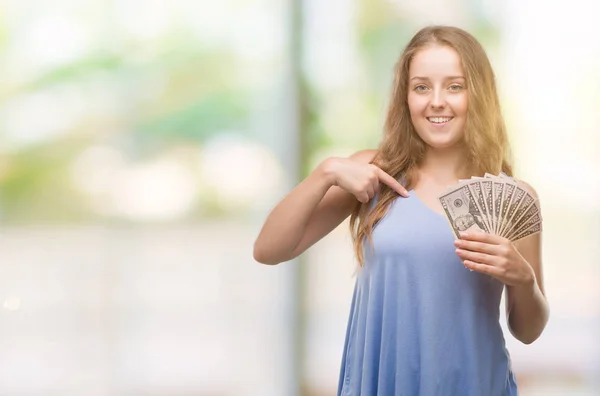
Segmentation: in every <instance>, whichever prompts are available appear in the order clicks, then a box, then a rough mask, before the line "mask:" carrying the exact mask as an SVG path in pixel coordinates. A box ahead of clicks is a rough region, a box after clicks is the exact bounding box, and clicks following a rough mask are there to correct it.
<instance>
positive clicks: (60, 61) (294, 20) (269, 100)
mask: <svg viewBox="0 0 600 396" xmlns="http://www.w3.org/2000/svg"><path fill="white" fill-rule="evenodd" d="M596 7H597V2H596V1H594V0H570V1H565V0H560V1H553V2H549V1H542V0H530V1H520V0H446V1H441V0H440V1H434V0H420V1H410V0H327V1H323V0H287V1H279V0H217V1H210V2H209V1H202V0H200V1H197V0H52V1H42V0H3V1H0V56H1V63H0V72H1V77H0V79H1V81H2V83H1V84H0V95H1V102H0V395H2V396H4V395H7V396H9V395H19V396H38V395H40V396H50V395H61V396H62V395H69V396H71V395H76V396H79V395H81V396H113V395H135V396H192V395H193V396H325V395H334V394H335V391H336V388H337V379H338V371H339V365H340V359H341V353H342V346H343V341H344V335H345V328H346V321H347V316H348V310H349V307H350V298H351V294H352V289H353V286H354V271H355V262H354V260H353V257H352V255H351V249H350V239H349V235H348V231H347V224H346V223H344V224H343V225H342V226H340V227H339V228H338V229H337V230H335V231H334V232H333V233H332V234H330V235H329V236H328V237H327V238H325V239H324V240H323V241H321V242H320V243H318V244H317V245H316V246H315V247H314V248H313V249H312V250H310V251H309V252H308V253H307V254H305V255H303V256H302V257H301V258H300V259H298V260H295V261H293V262H290V263H285V264H281V265H279V266H274V267H270V266H264V265H260V264H258V263H256V262H255V261H254V260H253V258H252V244H253V241H254V238H255V237H256V235H257V233H258V231H259V228H260V226H261V224H262V221H263V220H264V219H265V217H266V215H267V214H268V211H269V210H270V208H272V206H273V205H274V204H275V203H276V202H277V201H278V200H279V199H280V198H281V197H282V196H283V195H284V194H285V193H286V192H287V191H288V190H289V189H290V188H292V187H293V186H294V185H295V184H296V183H297V182H298V181H299V180H300V179H301V178H302V177H304V176H305V175H306V174H307V172H309V171H310V170H311V169H312V168H313V167H314V166H315V164H317V163H318V162H320V161H321V160H322V159H324V158H326V157H328V156H333V155H336V156H342V155H344V156H345V155H348V154H350V153H352V152H354V151H356V150H358V149H363V148H372V147H375V146H376V145H377V143H378V142H379V139H380V136H381V126H382V123H383V116H384V114H385V108H386V103H387V99H388V93H389V90H390V86H391V78H392V69H393V66H394V62H395V61H396V59H397V57H398V56H399V54H400V52H401V51H402V49H403V47H404V46H405V45H406V43H407V41H408V40H409V38H410V37H411V36H412V35H413V34H414V33H415V32H416V31H417V30H418V29H419V28H421V27H422V26H424V25H427V24H432V23H443V24H452V25H456V26H459V27H462V28H465V29H467V30H469V31H470V32H472V33H473V34H474V35H475V36H476V37H477V38H478V39H479V40H480V41H481V42H482V44H483V45H484V46H485V48H486V50H487V51H488V54H489V56H490V58H491V60H492V62H493V65H494V68H495V70H496V73H497V78H498V84H499V88H500V91H501V92H500V93H501V99H502V105H503V109H504V113H505V116H506V120H507V123H508V126H509V130H510V134H511V139H512V143H513V147H514V153H515V159H516V171H517V177H519V178H521V179H524V180H527V181H528V182H529V183H530V184H532V185H533V186H534V187H535V188H536V189H537V191H538V193H539V195H540V197H541V202H542V207H543V214H544V228H545V232H544V241H545V244H544V258H545V260H544V264H545V282H546V288H547V295H548V299H549V301H550V306H551V319H550V323H549V324H548V327H547V329H546V331H545V333H544V334H543V336H542V337H541V338H540V339H539V340H538V341H537V342H535V343H534V344H533V345H529V346H525V345H522V344H520V343H518V342H517V341H515V340H514V338H512V336H510V334H509V333H508V332H506V338H507V344H508V349H509V351H510V353H511V356H512V359H513V368H514V370H515V372H516V374H517V377H518V381H519V384H520V387H521V393H522V395H523V396H532V395H561V396H562V395H565V396H567V395H574V396H577V395H586V396H587V395H598V394H600V266H599V265H598V264H599V260H600V259H599V257H600V247H599V244H600V222H599V218H600V215H599V213H600V203H599V202H600V30H598V25H597V9H596ZM503 320H504V318H503ZM503 326H504V322H503ZM424 396H427V395H424ZM482 396H485V395H482Z"/></svg>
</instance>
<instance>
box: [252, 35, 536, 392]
mask: <svg viewBox="0 0 600 396" xmlns="http://www.w3.org/2000/svg"><path fill="white" fill-rule="evenodd" d="M508 158H509V145H508V140H507V135H506V131H505V127H504V122H503V119H502V115H501V112H500V104H499V101H498V95H497V91H496V85H495V77H494V73H493V70H492V68H491V65H490V62H489V60H488V58H487V56H486V54H485V51H484V49H483V48H482V47H481V45H480V44H479V43H478V42H477V40H476V39H475V38H474V37H473V36H471V35H470V34H469V33H467V32H465V31H463V30H461V29H458V28H453V27H445V26H432V27H427V28H424V29H422V30H420V31H419V32H418V33H417V34H416V35H415V36H414V37H413V38H412V40H411V41H410V42H409V44H408V46H407V47H406V49H405V51H404V53H403V54H402V56H401V57H400V59H399V61H398V64H397V68H396V70H395V80H394V86H393V92H392V96H391V100H390V107H389V110H388V113H387V117H386V123H385V134H384V138H383V140H382V142H381V145H380V146H379V148H378V149H377V150H365V151H360V152H357V153H356V154H354V155H352V156H350V157H349V158H329V159H327V160H325V161H324V162H322V163H321V164H320V165H319V166H318V167H317V168H316V169H315V170H314V171H313V172H312V173H311V174H310V175H309V176H308V177H307V178H306V179H305V180H304V181H303V182H302V183H300V184H299V185H298V186H297V187H296V188H295V189H294V190H292V191H291V192H290V193H289V194H288V195H287V196H286V197H285V198H284V199H283V200H282V201H281V202H280V203H279V204H278V205H277V206H276V207H275V208H274V209H273V211H272V212H271V213H270V215H269V216H268V218H267V220H266V222H265V224H264V226H263V228H262V230H261V232H260V234H259V236H258V238H257V240H256V242H255V246H254V257H255V259H256V260H257V261H259V262H261V263H264V264H277V263H280V262H283V261H287V260H289V259H292V258H294V257H296V256H298V255H299V254H301V253H302V252H304V251H305V250H306V249H308V248H309V247H310V246H312V245H313V244H314V243H315V242H317V241H319V240H320V239H321V238H323V237H324V236H325V235H327V234H328V233H329V232H331V231H332V230H333V229H334V228H335V227H337V226H338V225H339V224H340V223H341V222H342V221H344V219H346V218H347V217H348V216H350V224H351V229H352V234H353V239H354V248H355V253H356V257H357V259H358V262H359V264H360V266H361V268H360V270H359V272H358V275H357V279H356V286H355V291H354V295H353V298H352V306H351V310H350V315H349V320H348V327H347V332H346V340H345V346H344V351H343V357H342V365H341V373H340V378H339V389H338V395H344V396H350V395H352V396H358V395H361V396H371V395H373V396H374V395H380V396H391V395H409V396H413V395H414V396H416V395H421V396H436V395H440V396H441V395H443V396H501V395H502V396H504V395H517V385H516V382H515V377H514V374H513V372H512V370H511V363H510V356H509V354H508V351H507V350H506V348H505V340H504V336H503V333H502V329H501V327H500V324H499V314H500V298H501V295H502V291H503V290H504V289H506V314H507V319H508V320H507V322H508V326H509V328H510V331H511V333H512V334H513V336H514V337H516V338H517V339H518V340H520V341H521V342H523V343H525V344H529V343H531V342H533V341H535V340H536V339H537V338H538V337H539V336H540V334H541V333H542V331H543V329H544V327H545V326H546V322H547V320H548V303H547V301H546V299H545V297H544V286H543V280H542V262H541V256H540V250H541V235H540V233H536V234H533V235H530V236H528V237H525V238H523V239H521V240H519V241H517V242H514V243H513V242H511V241H510V240H508V239H506V238H503V237H500V236H498V235H492V234H488V233H477V232H475V233H473V232H471V233H469V234H463V235H461V238H459V239H456V237H455V236H454V234H453V233H452V231H451V229H450V227H449V226H448V222H447V220H446V218H445V217H444V215H443V213H442V208H441V205H440V203H439V200H438V196H440V195H441V194H442V193H443V192H444V191H445V190H446V189H447V188H448V187H449V186H451V185H454V184H456V183H457V182H458V181H459V179H468V178H470V177H471V176H483V175H484V174H485V173H486V172H488V173H492V174H498V173H499V172H504V173H506V174H507V175H509V176H510V175H511V174H512V170H511V165H510V163H509V159H508ZM529 189H530V190H532V189H531V187H529Z"/></svg>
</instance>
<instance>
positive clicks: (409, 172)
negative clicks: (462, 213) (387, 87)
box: [350, 26, 512, 266]
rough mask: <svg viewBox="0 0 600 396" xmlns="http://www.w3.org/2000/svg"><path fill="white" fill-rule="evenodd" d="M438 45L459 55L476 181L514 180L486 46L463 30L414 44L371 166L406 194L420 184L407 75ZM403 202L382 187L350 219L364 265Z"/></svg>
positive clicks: (435, 32)
mask: <svg viewBox="0 0 600 396" xmlns="http://www.w3.org/2000/svg"><path fill="white" fill-rule="evenodd" d="M432 44H437V45H441V46H448V47H450V48H452V49H454V50H455V51H456V52H457V53H458V54H459V56H460V58H461V62H462V69H463V73H464V76H465V79H466V85H467V94H468V103H469V104H468V109H467V119H466V122H465V129H464V141H465V144H466V146H467V147H468V158H467V161H468V163H469V167H470V169H472V170H473V171H474V172H475V175H480V176H483V174H484V173H485V172H489V173H493V174H498V173H499V172H501V171H502V172H504V173H506V174H508V175H509V176H510V175H512V165H511V160H510V147H509V143H508V137H507V134H506V128H505V125H504V120H503V118H502V113H501V110H500V101H499V99H498V93H497V90H496V82H495V76H494V71H493V70H492V66H491V64H490V61H489V59H488V57H487V55H486V53H485V50H484V49H483V47H482V46H481V44H480V43H479V42H478V41H477V40H476V39H475V38H474V37H473V36H472V35H471V34H469V33H467V32H465V31H464V30H462V29H459V28H455V27H449V26H428V27H425V28H423V29H421V30H420V31H419V32H417V34H416V35H415V36H414V37H413V38H412V39H411V41H410V42H409V43H408V45H407V46H406V48H405V50H404V52H403V53H402V55H401V56H400V59H399V60H398V62H397V64H396V67H395V76H394V83H393V87H392V93H391V97H390V103H389V107H388V111H387V115H386V119H385V124H384V136H383V140H382V141H381V143H380V145H379V148H378V150H377V154H376V155H375V157H374V159H373V161H372V163H373V164H375V165H377V166H378V167H380V168H381V169H382V170H383V171H385V172H386V173H388V174H390V175H392V176H393V177H394V178H396V179H397V180H398V179H401V180H402V182H403V185H404V186H405V187H406V188H407V189H411V188H412V187H413V186H414V185H415V183H416V182H417V180H416V171H417V169H418V167H419V165H420V163H421V161H422V159H423V156H424V153H425V148H426V145H425V142H423V140H422V139H421V138H420V137H419V135H418V134H417V133H416V131H415V130H414V126H413V124H412V122H411V118H410V112H409V109H408V100H407V98H408V72H409V67H410V62H411V60H412V58H413V57H414V55H415V54H416V53H417V52H418V51H419V50H421V49H423V48H424V47H427V46H430V45H432ZM397 196H398V194H397V193H396V192H395V191H393V190H392V189H391V188H390V187H388V186H386V185H384V184H383V183H380V191H379V194H378V199H377V202H376V203H375V204H374V205H373V207H372V208H371V206H370V205H371V204H370V203H366V204H361V203H358V204H357V206H356V208H355V209H354V211H353V213H352V215H351V216H350V229H351V232H352V237H353V243H354V250H355V254H356V257H357V260H358V263H359V265H360V266H362V265H363V262H364V257H363V246H364V242H365V240H367V239H368V240H369V242H371V245H372V239H371V236H372V233H373V229H374V228H375V226H376V225H377V224H378V222H379V221H380V220H381V219H382V218H383V217H384V216H385V214H386V212H387V209H388V207H389V205H390V204H391V202H392V201H393V200H394V199H395V198H396V197H397Z"/></svg>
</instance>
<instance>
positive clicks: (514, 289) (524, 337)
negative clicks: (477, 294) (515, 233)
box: [506, 233, 550, 344]
mask: <svg viewBox="0 0 600 396" xmlns="http://www.w3.org/2000/svg"><path fill="white" fill-rule="evenodd" d="M514 245H515V247H516V249H517V250H518V251H519V253H520V254H521V256H523V258H524V259H525V261H526V262H527V263H528V264H529V265H530V266H531V268H532V269H533V276H532V277H531V279H530V280H529V282H527V283H525V284H523V285H518V286H508V285H507V286H506V316H507V318H508V327H509V330H510V332H511V333H512V334H513V336H514V337H515V338H516V339H518V340H519V341H521V342H522V343H524V344H531V343H532V342H533V341H535V340H536V339H537V338H538V337H539V336H540V335H541V334H542V331H543V330H544V328H545V327H546V323H547V322H548V318H549V315H550V312H549V311H550V310H549V307H548V302H547V300H546V296H545V292H544V281H543V273H542V272H543V271H542V257H541V256H542V255H541V250H542V235H541V233H537V234H533V235H530V236H528V237H526V238H523V239H522V240H519V241H516V242H514Z"/></svg>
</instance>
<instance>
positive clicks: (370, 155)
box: [349, 149, 378, 164]
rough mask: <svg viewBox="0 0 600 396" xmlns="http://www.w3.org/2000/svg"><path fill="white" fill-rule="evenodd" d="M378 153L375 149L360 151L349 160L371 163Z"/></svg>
mask: <svg viewBox="0 0 600 396" xmlns="http://www.w3.org/2000/svg"><path fill="white" fill-rule="evenodd" d="M377 153H378V151H377V150H373V149H368V150H360V151H357V152H356V153H354V154H352V155H351V156H350V157H349V158H350V159H351V160H353V161H356V162H363V163H367V164H368V163H371V162H373V160H374V159H375V157H376V156H377Z"/></svg>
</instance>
